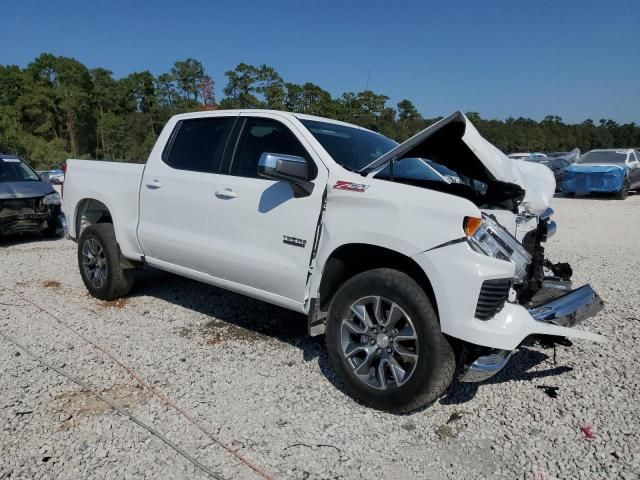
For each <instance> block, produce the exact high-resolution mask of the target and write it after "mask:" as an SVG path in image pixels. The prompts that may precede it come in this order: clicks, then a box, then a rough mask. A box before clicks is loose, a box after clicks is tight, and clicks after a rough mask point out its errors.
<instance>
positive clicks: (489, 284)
mask: <svg viewBox="0 0 640 480" xmlns="http://www.w3.org/2000/svg"><path fill="white" fill-rule="evenodd" d="M510 288H511V280H509V279H504V278H500V279H497V280H485V281H484V282H483V283H482V287H480V295H479V296H478V305H477V306H476V315H475V316H476V318H477V319H479V320H489V319H490V318H492V317H493V316H494V315H495V314H496V313H498V312H499V311H500V310H502V307H504V304H505V302H506V301H507V298H508V297H509V289H510Z"/></svg>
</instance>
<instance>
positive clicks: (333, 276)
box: [309, 243, 438, 335]
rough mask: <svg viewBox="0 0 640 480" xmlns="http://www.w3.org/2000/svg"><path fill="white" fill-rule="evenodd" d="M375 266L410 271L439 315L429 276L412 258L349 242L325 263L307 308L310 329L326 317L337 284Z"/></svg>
mask: <svg viewBox="0 0 640 480" xmlns="http://www.w3.org/2000/svg"><path fill="white" fill-rule="evenodd" d="M375 268H393V269H395V270H398V271H401V272H403V273H406V274H407V275H409V276H410V277H411V278H412V279H413V280H415V281H416V283H417V284H418V285H419V286H420V287H421V288H422V289H423V290H424V292H425V293H426V294H427V297H428V298H429V300H430V301H431V303H432V305H433V308H434V310H435V312H436V315H438V302H437V299H436V296H435V292H434V290H433V286H432V285H431V280H430V279H429V277H428V275H427V273H426V272H425V271H424V270H423V269H422V268H421V267H420V265H418V263H417V262H416V261H415V260H413V259H412V258H411V257H408V256H406V255H404V254H402V253H399V252H397V251H395V250H391V249H389V248H385V247H381V246H379V245H372V244H367V243H349V244H345V245H341V246H339V247H337V248H336V249H335V250H334V251H333V252H331V254H330V255H329V256H328V257H327V260H326V261H325V263H324V268H323V270H322V277H321V279H320V286H319V288H318V292H317V299H316V301H315V302H314V304H315V305H314V308H313V309H312V310H311V311H310V312H309V331H310V333H311V334H312V335H313V334H314V328H312V327H313V325H314V324H317V323H318V321H319V319H324V317H326V312H328V310H329V306H330V304H331V300H332V299H333V297H334V295H335V293H336V292H337V291H338V289H339V288H340V286H341V285H342V284H343V283H344V282H346V281H347V280H348V279H349V278H351V277H353V276H354V275H357V274H359V273H362V272H365V271H367V270H373V269H375ZM321 330H323V329H320V330H318V332H320V331H321Z"/></svg>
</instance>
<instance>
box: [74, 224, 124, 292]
mask: <svg viewBox="0 0 640 480" xmlns="http://www.w3.org/2000/svg"><path fill="white" fill-rule="evenodd" d="M78 265H79V267H80V275H81V276H82V281H83V282H84V285H85V286H86V287H87V290H88V291H89V293H90V294H91V295H92V296H93V297H96V298H98V299H100V300H113V299H115V298H119V297H122V296H124V295H126V294H127V293H129V291H130V290H131V287H132V286H133V277H134V273H133V270H132V269H123V268H122V265H121V264H120V251H119V248H118V243H117V242H116V234H115V231H114V230H113V225H112V224H110V223H98V224H97V225H91V226H89V227H87V228H86V229H85V230H84V231H83V232H82V235H80V240H79V241H78Z"/></svg>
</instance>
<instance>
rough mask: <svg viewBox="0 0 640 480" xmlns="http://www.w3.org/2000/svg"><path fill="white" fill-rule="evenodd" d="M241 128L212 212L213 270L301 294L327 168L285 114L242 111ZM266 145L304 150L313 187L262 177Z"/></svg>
mask: <svg viewBox="0 0 640 480" xmlns="http://www.w3.org/2000/svg"><path fill="white" fill-rule="evenodd" d="M236 128H237V129H238V130H237V131H238V134H237V135H236V136H235V137H236V139H235V141H234V140H232V142H233V143H234V145H233V148H231V146H230V147H229V149H228V150H227V154H226V155H225V157H226V158H225V162H224V167H223V170H224V171H223V172H221V173H220V175H218V176H217V179H216V191H215V193H214V196H213V198H214V200H213V208H212V209H211V212H210V219H211V221H210V223H209V237H210V239H211V241H212V244H213V245H214V247H213V249H214V251H213V252H212V262H211V271H210V273H211V275H213V276H215V277H219V278H223V279H225V280H230V281H233V282H236V283H239V284H241V285H246V286H249V287H253V288H257V289H259V290H262V291H265V292H268V293H271V294H275V295H278V296H281V297H285V298H287V299H291V300H293V301H296V302H303V299H304V292H305V286H306V280H307V274H308V268H309V261H310V258H311V250H312V248H313V242H314V235H315V232H316V227H317V225H318V219H319V215H320V210H321V206H322V201H323V194H324V190H325V187H326V184H327V179H328V171H327V169H326V167H325V166H324V165H323V164H322V162H321V161H320V159H319V157H318V156H317V154H316V153H315V152H314V151H313V150H312V148H311V147H310V145H309V144H308V143H307V141H306V139H305V138H304V135H302V134H301V132H300V130H298V127H297V126H296V125H294V124H293V123H292V122H290V121H289V120H288V119H287V118H286V117H283V116H280V115H277V114H270V113H262V114H246V115H245V114H243V115H241V116H240V118H239V119H238V126H237V127H236ZM232 142H230V143H232ZM264 152H269V153H279V154H286V155H296V156H301V157H304V158H306V159H307V162H309V168H310V170H312V171H313V175H312V177H313V179H312V182H313V184H314V188H313V191H312V193H311V194H310V195H308V196H296V195H295V194H294V191H293V189H292V187H291V185H290V184H289V183H288V182H285V181H273V180H269V179H265V178H261V177H259V176H258V160H259V158H260V155H261V154H262V153H264Z"/></svg>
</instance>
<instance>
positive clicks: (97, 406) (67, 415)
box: [49, 384, 151, 428]
mask: <svg viewBox="0 0 640 480" xmlns="http://www.w3.org/2000/svg"><path fill="white" fill-rule="evenodd" d="M100 394H101V395H103V396H105V397H106V398H108V399H109V400H112V401H113V402H114V403H116V404H117V405H119V406H121V407H123V408H125V409H129V408H130V407H132V406H134V405H137V404H139V403H141V402H143V401H145V400H147V399H148V398H149V397H150V396H151V393H150V392H149V391H148V390H147V389H145V388H144V387H142V386H141V385H128V384H116V385H114V386H112V387H109V388H106V389H104V390H102V391H100ZM49 410H50V412H51V413H52V414H54V415H55V416H56V417H57V419H58V421H59V422H61V423H62V427H63V428H69V427H71V426H73V425H74V424H75V423H76V421H77V420H78V419H80V418H83V417H90V416H94V415H103V414H105V413H107V412H109V411H110V410H112V408H111V407H110V406H109V405H107V404H106V403H105V402H103V401H102V400H100V399H99V398H98V397H96V396H95V395H94V394H93V393H91V392H89V391H87V390H69V391H66V392H63V393H61V394H59V395H57V396H56V397H55V398H54V399H53V400H52V402H51V403H50V404H49Z"/></svg>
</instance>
